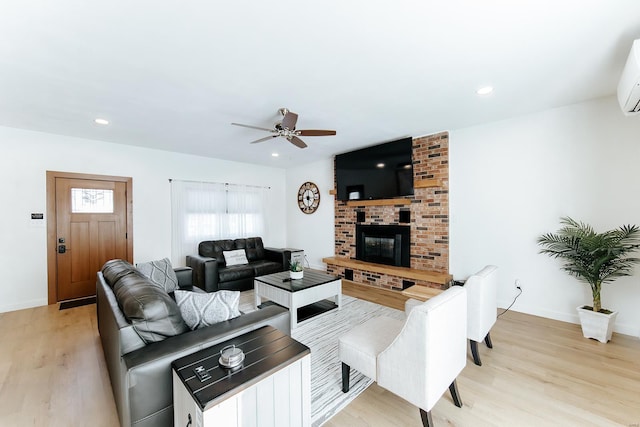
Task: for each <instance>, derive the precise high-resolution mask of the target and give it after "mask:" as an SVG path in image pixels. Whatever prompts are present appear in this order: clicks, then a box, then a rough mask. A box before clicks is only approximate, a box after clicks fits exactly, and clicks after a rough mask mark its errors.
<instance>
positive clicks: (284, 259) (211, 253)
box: [186, 237, 291, 292]
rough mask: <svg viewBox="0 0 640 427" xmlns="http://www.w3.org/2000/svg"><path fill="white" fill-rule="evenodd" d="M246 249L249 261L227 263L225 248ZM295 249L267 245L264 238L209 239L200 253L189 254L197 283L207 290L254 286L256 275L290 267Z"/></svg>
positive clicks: (228, 249) (202, 245) (202, 243)
mask: <svg viewBox="0 0 640 427" xmlns="http://www.w3.org/2000/svg"><path fill="white" fill-rule="evenodd" d="M237 249H244V250H245V252H246V255H247V260H248V261H249V263H248V264H242V265H232V266H227V265H226V263H225V259H224V254H223V252H224V251H233V250H237ZM290 259H291V251H288V250H286V249H275V248H265V247H264V244H263V243H262V238H260V237H248V238H244V239H235V240H207V241H203V242H200V244H199V245H198V255H189V256H187V261H186V264H187V266H189V267H191V268H192V269H193V276H194V285H196V286H198V287H200V288H201V289H203V290H205V291H207V292H215V291H217V290H220V289H226V290H233V291H245V290H248V289H253V278H254V277H257V276H264V275H265V274H271V273H277V272H279V271H284V270H286V269H288V268H289V260H290Z"/></svg>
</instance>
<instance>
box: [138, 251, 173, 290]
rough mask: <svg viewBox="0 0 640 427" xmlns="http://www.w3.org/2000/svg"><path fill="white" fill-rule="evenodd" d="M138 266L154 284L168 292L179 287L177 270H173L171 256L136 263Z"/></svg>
mask: <svg viewBox="0 0 640 427" xmlns="http://www.w3.org/2000/svg"><path fill="white" fill-rule="evenodd" d="M136 268H137V269H138V271H139V272H140V273H142V274H144V275H145V276H146V277H148V278H149V280H151V281H152V282H153V283H154V284H156V285H158V286H159V287H161V288H162V289H164V290H165V291H167V292H173V291H175V290H176V289H177V288H178V276H176V272H175V271H173V267H172V266H171V261H169V258H163V259H160V260H157V261H149V262H141V263H139V264H136Z"/></svg>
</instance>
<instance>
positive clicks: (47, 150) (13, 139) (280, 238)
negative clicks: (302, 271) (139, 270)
mask: <svg viewBox="0 0 640 427" xmlns="http://www.w3.org/2000/svg"><path fill="white" fill-rule="evenodd" d="M0 147H1V148H0V170H2V177H3V185H2V187H1V188H2V190H0V191H1V192H2V193H1V200H2V201H3V203H4V207H3V209H2V210H1V211H0V235H2V236H3V238H4V242H5V243H4V244H3V245H2V246H1V247H0V266H1V267H2V268H1V270H0V271H2V273H3V277H2V281H0V312H4V311H10V310H17V309H21V308H27V307H34V306H39V305H45V304H47V258H46V249H47V248H46V246H47V245H46V228H45V227H33V226H31V224H30V214H31V213H32V212H44V213H45V214H46V171H47V170H52V171H64V172H77V173H88V174H102V175H116V176H129V177H132V178H133V229H134V236H133V237H134V240H133V243H134V262H139V261H147V260H153V259H158V258H163V257H166V256H170V255H171V222H170V221H171V208H170V188H169V179H170V178H173V179H187V180H200V181H211V182H230V183H237V184H253V185H264V186H270V187H271V190H270V191H271V193H270V202H271V203H270V210H269V212H268V214H267V215H268V230H267V233H266V234H265V235H264V236H263V239H264V242H265V245H269V246H277V247H282V246H286V244H287V239H286V232H287V229H286V215H287V212H286V210H285V208H284V206H285V171H284V170H283V169H277V168H269V167H264V166H256V165H249V164H244V163H237V162H229V161H223V160H217V159H211V158H205V157H198V156H190V155H184V154H177V153H170V152H165V151H159V150H149V149H145V148H138V147H131V146H126V145H120V144H109V143H105V142H99V141H92V140H86V139H79V138H70V137H64V136H58V135H51V134H46V133H40V132H30V131H24V130H19V129H12V128H4V127H0Z"/></svg>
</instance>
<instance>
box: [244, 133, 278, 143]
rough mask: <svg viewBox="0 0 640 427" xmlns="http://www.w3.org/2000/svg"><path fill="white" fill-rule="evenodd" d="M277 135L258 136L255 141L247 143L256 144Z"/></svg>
mask: <svg viewBox="0 0 640 427" xmlns="http://www.w3.org/2000/svg"><path fill="white" fill-rule="evenodd" d="M277 137H278V135H269V136H265V137H264V138H260V139H256V140H255V141H251V142H250V143H249V144H256V143H258V142H264V141H267V140H269V139H271V138H277Z"/></svg>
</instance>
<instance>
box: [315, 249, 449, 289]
mask: <svg viewBox="0 0 640 427" xmlns="http://www.w3.org/2000/svg"><path fill="white" fill-rule="evenodd" d="M322 262H324V263H325V264H330V265H336V266H339V267H346V268H353V269H356V270H364V271H370V272H373V273H379V274H387V275H389V276H397V277H402V278H404V279H412V280H422V281H424V282H431V283H437V284H440V285H444V284H447V283H449V282H450V281H451V280H452V279H453V276H452V275H451V274H449V273H440V272H437V271H428V270H416V269H414V268H407V267H394V266H391V265H383V264H376V263H372V262H365V261H359V260H356V259H351V258H347V257H339V256H332V257H326V258H322Z"/></svg>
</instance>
